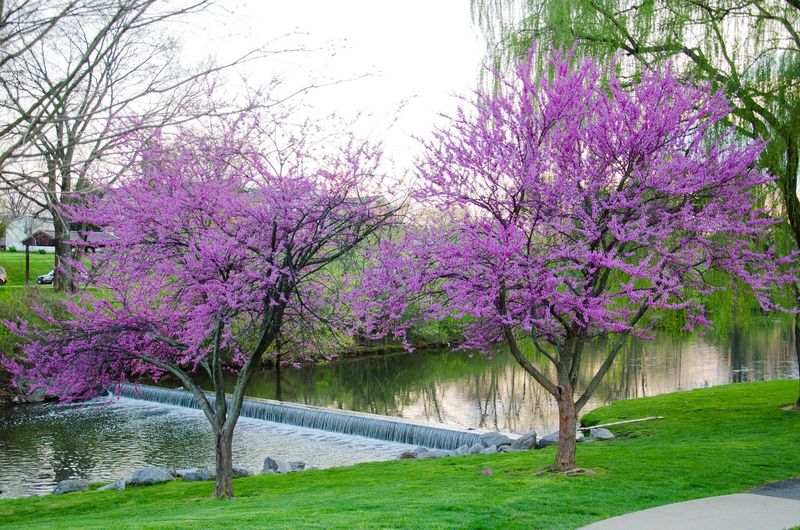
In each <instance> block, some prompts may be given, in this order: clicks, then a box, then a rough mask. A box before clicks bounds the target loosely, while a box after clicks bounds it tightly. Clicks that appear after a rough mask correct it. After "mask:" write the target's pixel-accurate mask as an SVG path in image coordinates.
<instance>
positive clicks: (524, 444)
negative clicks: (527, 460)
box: [511, 431, 536, 451]
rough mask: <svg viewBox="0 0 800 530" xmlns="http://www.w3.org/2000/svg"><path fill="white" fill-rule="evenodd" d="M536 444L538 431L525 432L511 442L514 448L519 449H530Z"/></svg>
mask: <svg viewBox="0 0 800 530" xmlns="http://www.w3.org/2000/svg"><path fill="white" fill-rule="evenodd" d="M535 445H536V433H535V432H533V431H531V432H529V433H528V434H523V435H522V436H520V437H519V438H517V439H516V440H514V441H513V442H511V447H512V448H513V449H517V450H520V451H527V450H528V449H533V448H534V446H535Z"/></svg>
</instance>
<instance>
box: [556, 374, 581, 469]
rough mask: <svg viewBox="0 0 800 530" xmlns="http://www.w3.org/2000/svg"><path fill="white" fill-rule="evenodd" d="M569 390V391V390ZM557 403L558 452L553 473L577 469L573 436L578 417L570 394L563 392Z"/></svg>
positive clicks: (569, 392)
mask: <svg viewBox="0 0 800 530" xmlns="http://www.w3.org/2000/svg"><path fill="white" fill-rule="evenodd" d="M570 390H571V389H570ZM557 402H558V451H557V452H556V461H555V463H554V464H553V466H552V467H551V469H552V470H553V471H571V470H573V469H575V468H576V467H577V465H576V460H575V443H576V442H575V436H576V431H577V426H578V416H577V412H576V411H575V403H574V402H573V401H572V392H571V391H563V390H562V394H561V397H559V398H557Z"/></svg>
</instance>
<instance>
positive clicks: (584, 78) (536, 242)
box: [354, 54, 791, 471]
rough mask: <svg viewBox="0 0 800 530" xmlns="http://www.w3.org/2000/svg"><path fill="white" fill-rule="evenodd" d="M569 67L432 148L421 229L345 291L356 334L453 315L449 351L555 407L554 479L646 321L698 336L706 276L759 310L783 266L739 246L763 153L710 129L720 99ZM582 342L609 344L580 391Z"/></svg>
mask: <svg viewBox="0 0 800 530" xmlns="http://www.w3.org/2000/svg"><path fill="white" fill-rule="evenodd" d="M570 62H571V57H570V56H569V54H568V55H567V56H565V57H562V56H560V55H553V57H552V58H551V62H550V66H551V68H552V74H551V76H550V77H549V78H548V79H545V80H543V81H541V82H537V81H534V80H533V79H532V77H531V75H530V72H531V64H530V62H529V61H528V62H522V63H521V64H520V65H519V66H518V68H517V69H516V72H515V74H514V75H512V76H510V77H502V76H500V75H498V77H497V78H496V85H495V88H496V90H495V91H493V92H478V93H477V94H476V95H475V97H474V100H473V101H471V102H468V103H466V104H465V105H464V106H462V108H461V109H460V110H459V111H458V112H457V113H456V114H455V115H454V116H453V117H451V118H450V120H449V124H448V125H447V126H446V127H445V128H443V129H441V130H439V131H438V132H437V133H436V134H435V135H434V138H433V140H432V141H430V142H428V143H427V145H426V147H427V154H426V156H425V158H424V159H423V160H422V161H421V162H420V163H419V166H418V174H419V180H420V182H421V185H420V186H419V189H418V190H417V193H416V197H417V199H419V200H420V201H421V202H422V206H421V208H426V207H427V208H429V209H430V208H432V207H433V208H435V209H436V211H437V212H439V215H437V216H436V219H435V223H428V224H427V225H426V226H422V227H421V228H420V229H419V230H414V231H412V232H411V233H409V234H408V235H407V236H406V237H404V238H403V239H402V240H400V241H383V242H382V243H381V244H380V245H379V246H378V247H377V248H375V249H373V250H372V252H371V254H370V256H369V263H370V265H369V267H368V270H367V271H366V273H365V275H364V277H363V278H362V279H361V280H360V282H358V284H357V286H356V289H355V293H354V294H355V297H354V298H355V300H356V301H355V303H354V307H355V309H356V312H357V314H358V316H359V318H360V322H361V330H362V331H363V332H365V333H368V334H372V335H373V336H376V337H378V336H385V335H386V334H393V335H394V337H395V338H398V339H404V337H405V332H406V330H407V329H408V328H409V326H411V325H412V324H413V323H414V321H415V319H426V318H443V317H445V316H448V315H455V316H457V317H463V319H462V323H463V325H462V327H463V333H464V338H465V342H464V343H463V344H462V345H461V348H465V349H478V350H480V351H483V352H486V353H489V352H491V351H494V350H495V346H496V345H502V346H503V349H504V350H507V351H508V352H510V354H511V355H512V356H513V357H514V358H515V359H516V361H517V362H518V363H519V365H520V366H521V367H522V368H523V369H524V370H525V371H526V372H527V373H528V374H530V376H531V377H533V378H534V379H535V380H536V381H537V382H538V383H539V384H540V385H541V386H543V387H544V388H545V389H546V390H547V391H548V392H549V393H550V394H551V395H552V396H553V398H554V400H555V402H556V403H557V405H558V410H559V427H560V431H559V432H560V435H559V444H558V451H557V454H556V459H555V463H554V465H553V467H552V468H553V469H554V470H558V471H566V470H571V469H574V468H575V467H576V458H575V441H576V422H577V419H578V415H579V413H580V411H581V409H582V408H583V407H584V406H585V405H586V403H587V402H588V400H589V399H590V397H591V396H592V394H593V392H594V391H595V389H596V388H597V386H598V384H599V383H600V382H601V380H602V379H603V377H604V376H605V375H606V373H607V371H608V370H609V368H610V367H611V365H612V363H613V362H614V359H615V357H616V356H617V354H618V353H619V352H620V350H621V348H622V347H623V345H624V344H625V342H626V341H627V340H628V339H629V338H630V337H637V338H647V337H648V336H650V335H651V334H652V332H653V330H652V325H651V323H650V322H651V321H650V320H648V318H647V316H648V310H651V308H659V309H661V310H675V311H683V312H685V315H686V323H687V327H688V328H692V327H694V326H696V325H702V324H708V322H707V321H706V319H705V318H704V312H703V306H702V304H701V303H700V302H699V301H698V300H699V296H698V295H702V294H703V293H708V292H711V291H713V290H714V289H716V288H718V287H719V286H717V285H713V284H711V283H709V281H707V277H708V273H709V271H712V270H721V271H724V272H725V273H726V274H728V275H730V276H731V277H732V278H734V279H736V280H737V281H741V282H743V283H745V284H747V285H748V286H750V287H751V288H752V289H753V291H754V292H755V293H756V296H757V297H758V299H759V301H760V302H761V305H762V306H763V308H764V309H767V310H769V309H773V308H774V307H775V305H774V304H773V302H772V300H771V298H770V296H769V294H770V290H771V288H772V287H773V286H774V285H775V284H778V283H781V282H783V281H785V280H787V279H789V278H791V276H790V274H789V273H788V272H787V270H788V267H789V264H790V261H791V259H790V257H784V258H778V257H776V256H774V255H773V252H772V251H770V250H764V249H763V248H762V247H761V246H759V244H757V243H755V242H754V241H755V240H756V238H759V237H761V236H763V235H764V234H765V231H766V230H767V229H768V227H769V226H770V225H771V224H772V223H773V220H772V219H771V218H770V217H769V216H768V215H767V212H766V211H764V210H763V209H762V208H759V207H758V206H757V204H758V201H757V194H758V192H759V190H760V189H761V188H760V186H761V184H763V183H765V182H767V181H768V180H769V179H770V177H768V176H767V175H765V174H763V173H761V172H760V171H758V170H757V169H755V168H754V163H755V161H756V159H757V157H758V155H759V153H760V151H761V149H762V145H761V144H759V143H753V144H750V145H742V144H741V143H738V142H737V141H736V140H735V138H734V137H733V136H732V134H733V133H732V132H731V131H730V130H727V129H725V128H724V127H722V125H721V124H722V120H723V119H724V118H725V116H726V115H727V114H728V113H729V112H730V106H729V105H728V102H727V101H726V99H725V97H724V96H723V95H722V94H720V93H714V92H712V91H711V90H710V89H709V87H707V86H702V87H693V86H689V85H686V84H682V83H681V82H679V81H678V80H677V79H676V78H675V77H674V76H673V75H672V73H671V72H669V71H667V72H649V73H647V74H646V75H645V76H644V77H643V78H642V79H641V81H639V82H638V83H636V84H635V85H634V86H632V87H630V89H623V88H622V87H620V85H619V83H618V81H617V79H616V77H615V75H614V72H613V70H610V71H605V72H604V71H601V70H600V69H599V68H598V67H597V65H596V64H595V63H593V62H591V61H583V62H579V63H578V64H576V65H574V66H571V65H570ZM576 62H577V61H576ZM604 79H605V80H604ZM595 337H606V338H607V339H608V341H607V342H608V345H609V346H608V351H607V355H606V357H605V359H604V361H603V362H602V364H600V365H599V367H597V368H596V369H593V371H592V373H590V374H589V376H588V379H587V378H586V374H583V373H582V371H581V361H582V353H583V349H584V347H585V345H586V343H587V342H588V341H590V340H592V339H593V338H595Z"/></svg>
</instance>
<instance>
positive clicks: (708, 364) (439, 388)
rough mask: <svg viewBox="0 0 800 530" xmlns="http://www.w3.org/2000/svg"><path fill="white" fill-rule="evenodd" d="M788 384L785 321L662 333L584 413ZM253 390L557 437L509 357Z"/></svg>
mask: <svg viewBox="0 0 800 530" xmlns="http://www.w3.org/2000/svg"><path fill="white" fill-rule="evenodd" d="M605 346H606V345H605V344H604V343H603V342H602V341H599V342H597V343H595V344H592V345H591V347H587V350H586V353H585V357H584V361H583V373H582V377H581V380H580V385H581V386H585V385H586V384H588V382H589V380H590V378H591V374H593V373H594V371H596V370H597V368H598V367H599V365H600V364H601V363H602V361H603V356H604V352H605V349H604V348H605ZM551 375H552V374H551ZM789 377H797V361H796V357H795V354H794V350H793V343H792V334H791V325H790V324H788V323H786V322H785V321H783V320H764V321H762V322H760V323H759V324H758V325H755V326H753V327H752V328H750V329H748V330H747V331H740V330H735V331H732V332H731V333H730V334H729V335H728V336H727V337H715V336H711V335H708V334H706V335H699V334H698V335H691V336H671V335H666V334H662V335H661V336H659V337H658V338H657V339H656V340H653V341H631V343H630V344H628V345H627V346H626V348H625V349H624V350H623V352H622V353H621V354H620V357H619V358H618V359H617V361H616V362H615V364H614V366H613V367H612V369H611V370H610V371H609V373H608V375H607V377H606V379H605V380H604V382H603V383H602V384H601V385H600V387H599V388H598V390H597V392H596V394H595V396H594V397H593V398H592V399H591V400H590V402H589V403H588V405H587V408H586V410H591V409H593V408H596V407H599V406H602V405H604V404H607V403H610V402H611V401H614V400H617V399H625V398H636V397H642V396H651V395H655V394H661V393H665V392H671V391H674V390H681V389H691V388H698V387H704V386H711V385H719V384H725V383H730V382H742V381H756V380H763V379H777V378H789ZM248 393H249V394H250V395H253V396H259V397H267V398H272V399H283V400H286V401H294V402H298V403H305V404H310V405H317V406H324V407H334V408H340V409H347V410H359V411H366V412H373V413H377V414H385V415H389V416H399V417H403V418H409V419H418V420H425V421H431V422H438V423H443V424H450V425H458V426H461V427H465V428H475V429H496V430H500V431H509V432H516V433H523V432H527V431H530V430H536V431H537V432H550V431H552V430H555V429H556V426H557V424H558V422H557V416H556V408H555V402H554V401H553V399H552V398H551V397H550V395H549V394H547V393H546V392H545V391H544V390H543V389H542V388H541V387H539V385H537V384H536V383H535V382H534V381H533V380H532V379H531V378H530V377H529V376H528V375H527V374H526V373H525V372H524V371H523V370H522V369H521V368H520V367H519V366H518V365H517V364H516V363H515V362H514V361H513V359H511V357H510V356H509V355H506V354H504V352H498V353H497V354H496V355H495V356H494V357H493V358H486V357H483V356H480V355H472V356H470V355H469V354H466V353H460V352H447V351H426V352H415V353H411V354H397V355H391V356H381V357H372V358H362V359H349V360H342V361H337V362H333V363H331V364H329V365H327V366H313V365H312V366H304V367H302V368H300V369H291V368H290V369H287V368H284V369H283V370H280V371H275V370H267V371H263V372H261V373H259V374H257V375H256V378H255V380H254V381H253V383H252V384H251V386H250V389H249V392H248Z"/></svg>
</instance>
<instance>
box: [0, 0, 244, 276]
mask: <svg viewBox="0 0 800 530" xmlns="http://www.w3.org/2000/svg"><path fill="white" fill-rule="evenodd" d="M210 5H211V2H210V0H186V1H180V2H156V1H155V0H113V1H112V0H108V1H99V2H98V1H91V0H64V1H62V2H60V3H56V4H55V5H54V4H53V3H52V2H45V1H36V0H29V1H26V0H16V1H12V2H3V0H0V12H1V13H2V15H0V46H3V55H2V57H0V116H2V117H3V121H2V125H0V169H1V170H2V172H1V173H0V185H2V186H3V187H4V188H8V189H13V190H16V191H17V192H18V193H19V194H20V195H22V197H23V198H25V199H27V200H29V201H31V202H32V203H33V204H34V205H35V206H36V207H37V208H38V209H41V210H46V211H48V212H49V213H50V215H51V216H52V218H53V221H54V231H55V239H56V260H57V262H60V263H61V265H62V267H61V269H60V271H59V272H60V273H63V275H62V274H59V273H57V275H56V281H55V283H56V288H58V289H60V288H64V287H65V286H66V287H69V286H70V280H69V277H70V271H69V270H68V269H67V268H65V267H66V264H67V262H68V260H64V259H63V258H64V257H66V256H67V255H68V254H69V252H70V248H71V247H70V244H69V233H70V228H71V226H70V222H69V219H66V218H65V217H64V212H63V208H62V206H63V204H64V203H65V202H69V201H72V200H78V199H77V198H78V197H80V195H81V194H84V193H87V192H89V191H91V189H92V188H93V185H94V184H96V182H93V181H92V179H90V170H92V174H94V175H95V176H96V175H97V174H98V173H99V172H98V171H97V169H98V165H102V164H103V163H104V162H109V161H111V160H113V159H114V154H115V152H114V150H115V147H116V146H117V145H119V140H120V139H122V138H124V137H125V136H126V135H127V134H129V133H130V132H131V131H133V130H137V129H141V128H145V127H152V128H155V127H163V126H164V125H167V124H174V123H180V122H183V121H186V120H190V119H193V118H195V117H197V116H199V115H203V114H207V113H209V112H212V109H211V108H210V107H204V106H198V105H197V103H198V102H199V101H208V98H207V94H208V93H209V92H210V91H211V87H212V86H213V84H214V82H215V75H216V74H218V73H219V72H221V71H223V70H225V69H226V68H228V67H230V66H232V65H234V64H238V63H239V62H241V61H244V60H246V59H250V58H253V57H255V56H257V55H258V53H257V52H253V53H250V54H247V55H245V56H243V57H242V58H240V59H238V60H235V61H234V62H232V63H228V64H224V65H215V64H203V65H200V66H197V67H194V68H187V67H185V66H183V65H182V64H181V61H180V55H179V46H178V43H177V42H176V41H175V39H174V38H172V37H171V36H170V35H169V34H168V33H167V31H166V27H165V25H166V23H167V22H170V21H173V20H178V19H181V20H182V17H186V16H190V15H192V14H195V13H199V12H201V11H204V10H206V9H208V8H209V6H210ZM216 110H218V109H216ZM115 173H116V174H119V172H115ZM109 174H111V172H109ZM105 184H109V182H105ZM62 276H63V277H62Z"/></svg>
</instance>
